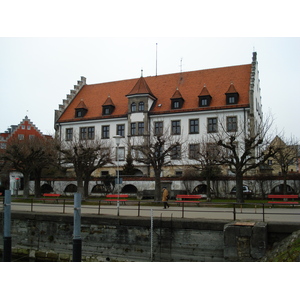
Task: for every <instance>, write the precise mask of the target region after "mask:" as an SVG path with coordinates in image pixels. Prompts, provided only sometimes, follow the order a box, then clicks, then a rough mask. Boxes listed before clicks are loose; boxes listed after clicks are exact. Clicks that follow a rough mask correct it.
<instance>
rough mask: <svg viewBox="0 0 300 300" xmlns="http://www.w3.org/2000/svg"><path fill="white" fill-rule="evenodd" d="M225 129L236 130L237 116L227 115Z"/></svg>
mask: <svg viewBox="0 0 300 300" xmlns="http://www.w3.org/2000/svg"><path fill="white" fill-rule="evenodd" d="M227 131H237V117H227Z"/></svg>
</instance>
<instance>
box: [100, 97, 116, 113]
mask: <svg viewBox="0 0 300 300" xmlns="http://www.w3.org/2000/svg"><path fill="white" fill-rule="evenodd" d="M114 109H115V105H114V103H113V102H112V100H111V98H110V96H108V98H107V99H106V101H105V102H104V104H103V105H102V115H104V116H109V115H111V114H112V113H113V111H114Z"/></svg>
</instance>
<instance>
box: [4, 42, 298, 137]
mask: <svg viewBox="0 0 300 300" xmlns="http://www.w3.org/2000/svg"><path fill="white" fill-rule="evenodd" d="M156 43H157V73H158V75H161V74H167V73H176V72H179V71H180V69H181V68H182V70H183V71H192V70H201V69H207V68H216V67H225V66H231V65H239V64H249V63H251V59H252V52H253V50H255V51H256V52H257V54H258V62H259V72H260V81H261V95H262V104H263V111H264V113H265V114H267V113H268V112H269V111H270V112H271V113H272V115H273V116H274V118H275V125H276V127H277V128H278V131H282V130H283V131H284V132H285V134H286V135H288V136H290V135H294V136H296V137H300V132H299V127H298V126H295V125H296V124H297V119H298V114H299V100H300V99H299V93H298V85H299V82H300V57H299V53H300V38H187V37H183V38H161V37H157V38H124V37H123V38H105V37H103V38H1V39H0V57H1V70H0V79H1V80H0V99H1V102H2V103H5V104H6V105H5V112H4V113H3V114H2V116H1V120H0V131H1V132H3V131H5V130H6V129H7V127H8V126H10V125H12V124H18V123H19V122H20V121H21V120H22V119H23V118H24V116H25V115H28V117H29V118H30V119H31V120H32V121H33V122H34V123H35V124H36V125H37V127H38V128H39V129H40V130H41V131H42V132H43V133H45V134H51V133H53V132H54V129H53V119H54V110H55V109H57V108H58V106H59V104H61V103H62V100H63V99H65V98H66V94H68V93H69V91H70V90H71V89H73V86H74V85H75V84H76V83H77V80H79V79H80V76H85V77H86V78H87V83H88V84H94V83H101V82H108V81H116V80H122V79H130V78H138V77H140V75H141V69H143V75H144V77H146V76H155V73H156ZM181 59H182V66H181Z"/></svg>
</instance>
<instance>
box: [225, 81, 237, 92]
mask: <svg viewBox="0 0 300 300" xmlns="http://www.w3.org/2000/svg"><path fill="white" fill-rule="evenodd" d="M235 93H237V91H236V89H235V86H234V84H233V83H231V84H230V86H229V88H228V90H227V92H226V93H225V94H235Z"/></svg>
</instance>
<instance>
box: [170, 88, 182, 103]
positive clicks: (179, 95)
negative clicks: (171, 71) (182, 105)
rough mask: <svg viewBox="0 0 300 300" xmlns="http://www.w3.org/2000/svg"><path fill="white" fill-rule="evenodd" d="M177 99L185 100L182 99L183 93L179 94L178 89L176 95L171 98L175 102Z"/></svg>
mask: <svg viewBox="0 0 300 300" xmlns="http://www.w3.org/2000/svg"><path fill="white" fill-rule="evenodd" d="M175 99H183V97H182V95H181V93H180V92H179V89H178V88H177V89H176V91H175V93H174V94H173V96H172V97H171V100H175Z"/></svg>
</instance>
